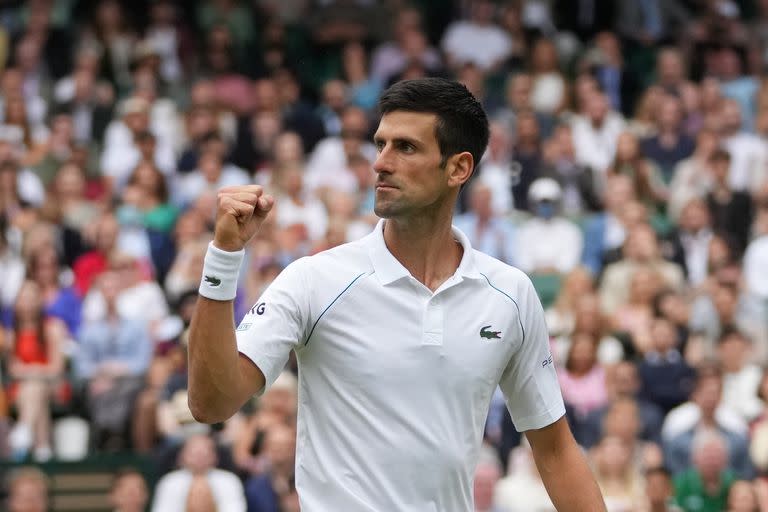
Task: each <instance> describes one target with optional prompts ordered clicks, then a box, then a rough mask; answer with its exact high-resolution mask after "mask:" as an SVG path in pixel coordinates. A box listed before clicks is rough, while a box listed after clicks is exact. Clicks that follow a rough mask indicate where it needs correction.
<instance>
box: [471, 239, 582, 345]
mask: <svg viewBox="0 0 768 512" xmlns="http://www.w3.org/2000/svg"><path fill="white" fill-rule="evenodd" d="M472 246H473V247H475V245H474V244H473V245H472ZM594 291H595V283H594V280H593V278H592V275H591V274H590V272H589V270H587V268H586V267H583V266H581V267H576V268H575V269H573V270H571V271H570V272H569V273H568V274H567V275H566V276H565V277H564V278H563V282H562V286H561V287H560V291H559V292H558V294H557V298H556V299H555V302H554V303H553V304H552V306H550V307H549V308H547V310H546V312H545V314H546V319H547V328H548V330H549V334H550V336H557V335H561V334H562V335H570V334H571V333H573V331H574V327H575V323H576V312H577V310H578V309H579V307H580V306H581V302H582V299H584V298H585V297H588V296H590V295H592V294H593V293H594Z"/></svg>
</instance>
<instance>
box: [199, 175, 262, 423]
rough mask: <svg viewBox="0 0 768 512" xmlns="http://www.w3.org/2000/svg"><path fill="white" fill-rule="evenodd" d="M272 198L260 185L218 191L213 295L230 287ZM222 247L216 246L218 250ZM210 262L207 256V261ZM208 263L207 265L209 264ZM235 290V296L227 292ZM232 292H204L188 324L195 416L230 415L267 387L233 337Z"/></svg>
mask: <svg viewBox="0 0 768 512" xmlns="http://www.w3.org/2000/svg"><path fill="white" fill-rule="evenodd" d="M272 204H273V199H272V198H271V197H270V196H266V195H263V191H262V188H261V187H260V186H258V185H245V186H240V187H228V188H225V189H222V190H221V191H220V192H219V195H218V199H217V212H216V227H215V230H214V241H213V247H212V248H210V249H209V254H208V255H207V256H206V260H208V258H209V256H211V252H213V253H216V256H217V258H216V266H215V267H214V268H216V269H218V270H219V272H218V275H210V276H207V277H205V276H204V277H203V279H204V280H205V281H204V285H205V284H206V283H207V284H208V285H210V287H211V293H208V295H210V296H213V295H216V293H217V292H218V291H219V290H222V291H223V290H225V289H227V288H232V280H233V279H234V280H235V281H236V279H237V274H238V269H239V262H240V260H241V258H242V249H243V248H244V247H245V245H246V244H247V243H248V241H249V240H250V239H251V238H252V237H253V236H254V235H255V234H256V232H257V231H258V229H259V227H260V226H261V223H262V222H263V221H264V218H265V217H266V216H267V214H268V213H269V211H270V209H271V208H272ZM217 251H218V252H217ZM206 263H208V261H207V262H206ZM206 268H208V265H206ZM229 295H231V297H230V296H229ZM233 299H234V293H231V294H226V296H222V297H218V298H217V299H214V298H207V297H204V296H202V295H201V296H200V298H199V299H198V301H197V306H196V307H195V312H194V315H193V316H192V323H191V325H190V329H189V350H188V352H189V394H188V396H189V408H190V411H191V412H192V415H193V416H194V418H195V419H196V420H197V421H200V422H203V423H219V422H222V421H224V420H227V419H229V418H230V417H231V416H232V415H233V414H234V413H235V412H237V410H238V409H239V408H240V407H241V406H242V405H243V404H244V403H245V401H246V400H248V398H250V397H251V396H252V395H253V394H255V393H257V392H258V391H259V390H261V388H262V387H264V382H265V379H264V375H263V374H262V372H261V370H259V368H258V367H257V366H256V365H255V364H253V363H252V362H251V361H250V360H248V359H247V358H245V357H242V356H240V354H239V353H238V350H237V344H236V341H235V324H234V306H233Z"/></svg>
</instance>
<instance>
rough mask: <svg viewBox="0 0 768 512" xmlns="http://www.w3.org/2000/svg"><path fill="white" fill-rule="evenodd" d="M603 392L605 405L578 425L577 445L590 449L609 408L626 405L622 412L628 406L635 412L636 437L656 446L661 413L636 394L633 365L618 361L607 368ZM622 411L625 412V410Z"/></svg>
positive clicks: (637, 378)
mask: <svg viewBox="0 0 768 512" xmlns="http://www.w3.org/2000/svg"><path fill="white" fill-rule="evenodd" d="M606 390H607V392H608V397H609V404H607V405H605V406H604V407H601V408H599V409H596V410H595V411H593V412H591V413H590V414H589V415H588V416H587V417H586V418H585V419H584V421H583V422H582V423H581V427H582V428H581V429H579V430H578V432H579V438H580V439H579V443H580V444H581V445H582V446H585V447H587V448H590V447H592V446H594V445H595V444H596V443H597V442H598V440H599V439H600V438H601V437H602V435H603V431H604V420H605V418H606V415H607V414H608V413H609V411H610V408H611V404H614V403H618V402H619V401H622V400H624V401H628V405H627V406H626V409H629V408H630V407H631V406H632V405H634V407H635V408H636V411H637V420H638V425H637V428H636V432H635V433H636V436H637V437H638V438H639V439H642V440H644V441H651V442H654V443H658V442H659V441H660V440H661V424H662V420H663V418H664V413H663V411H662V410H661V408H660V407H659V406H658V405H656V404H655V403H653V402H651V401H650V400H648V399H647V398H645V397H644V396H642V395H641V394H640V391H641V381H640V376H639V374H638V368H637V365H635V364H634V363H632V362H630V361H621V362H619V363H617V364H616V365H614V366H613V367H611V368H610V369H609V370H608V372H607V374H606ZM626 409H625V410H626Z"/></svg>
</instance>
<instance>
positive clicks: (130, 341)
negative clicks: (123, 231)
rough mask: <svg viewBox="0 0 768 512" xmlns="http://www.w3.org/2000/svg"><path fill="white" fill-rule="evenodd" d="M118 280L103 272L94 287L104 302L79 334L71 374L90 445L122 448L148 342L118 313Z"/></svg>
mask: <svg viewBox="0 0 768 512" xmlns="http://www.w3.org/2000/svg"><path fill="white" fill-rule="evenodd" d="M119 279H120V278H119V277H118V275H117V274H116V273H114V272H107V273H105V274H103V275H102V276H101V277H100V279H99V283H98V288H99V292H100V294H101V296H102V297H103V300H104V303H105V314H104V316H103V317H99V318H96V319H88V320H86V321H85V323H84V324H83V327H82V330H81V332H80V345H79V349H78V351H77V353H76V355H75V360H74V363H75V365H74V369H75V375H76V377H77V378H78V379H80V381H81V383H82V386H83V388H84V393H85V399H86V405H87V407H88V411H89V413H90V416H91V422H92V424H93V427H94V438H95V444H96V446H99V447H102V448H109V449H112V450H115V449H120V448H123V447H124V446H125V445H126V443H127V440H126V429H127V426H128V425H127V424H128V420H129V417H130V415H131V411H132V409H133V402H134V399H135V398H136V395H137V394H138V392H139V390H140V389H141V387H142V385H143V376H144V373H145V372H146V371H147V368H148V366H149V362H150V358H151V356H152V342H151V340H150V339H149V336H148V334H147V331H146V327H145V326H144V324H142V323H141V322H136V321H135V320H133V319H131V318H126V317H125V316H123V315H121V313H120V311H119V306H118V297H119V294H120V283H119Z"/></svg>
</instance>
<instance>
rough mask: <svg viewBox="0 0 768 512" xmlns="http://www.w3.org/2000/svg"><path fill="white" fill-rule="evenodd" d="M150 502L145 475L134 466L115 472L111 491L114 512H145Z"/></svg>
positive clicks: (110, 500) (110, 498) (110, 497)
mask: <svg viewBox="0 0 768 512" xmlns="http://www.w3.org/2000/svg"><path fill="white" fill-rule="evenodd" d="M148 503H149V490H148V489H147V482H146V481H145V480H144V476H143V475H142V474H141V473H139V472H138V471H137V470H135V469H133V468H126V469H122V470H120V471H118V472H117V474H115V477H114V479H113V480H112V487H111V488H110V492H109V504H110V505H111V506H112V508H113V509H114V512H144V510H146V508H147V504H148Z"/></svg>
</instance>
